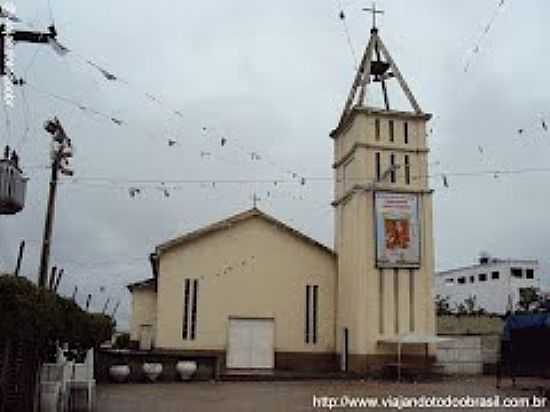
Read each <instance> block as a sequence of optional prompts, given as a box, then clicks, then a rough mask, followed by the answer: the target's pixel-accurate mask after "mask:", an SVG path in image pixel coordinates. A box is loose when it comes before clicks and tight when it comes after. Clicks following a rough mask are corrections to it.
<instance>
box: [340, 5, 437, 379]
mask: <svg viewBox="0 0 550 412" xmlns="http://www.w3.org/2000/svg"><path fill="white" fill-rule="evenodd" d="M365 10H368V11H370V12H372V14H373V27H372V29H371V32H370V39H369V42H368V44H367V46H366V49H365V52H364V55H363V57H362V60H361V63H360V65H359V68H358V70H357V73H356V76H355V79H354V81H353V85H352V87H351V91H350V93H349V96H348V99H347V101H346V103H345V106H344V110H343V113H342V115H341V118H340V121H339V123H338V125H337V127H336V128H335V129H334V130H333V131H332V132H331V133H330V136H331V138H332V139H333V141H334V165H333V168H334V175H335V198H334V202H333V206H334V208H335V220H336V221H335V248H336V251H337V253H338V315H337V316H338V318H337V328H338V330H337V338H338V353H339V355H340V360H341V367H342V369H347V370H350V371H356V372H367V371H372V370H375V369H377V368H378V367H380V366H381V365H382V364H383V363H384V362H387V361H391V360H392V359H395V354H396V348H395V347H392V346H391V345H389V344H386V343H384V342H382V341H383V340H387V339H389V338H390V339H391V338H395V337H398V336H403V335H421V336H433V335H435V313H434V304H433V297H432V276H433V270H434V250H433V248H434V246H433V235H432V230H433V229H432V190H430V188H429V186H428V177H427V176H428V153H429V149H428V146H427V139H426V124H427V122H428V121H429V120H430V118H431V114H428V113H425V112H423V111H422V109H421V108H420V105H419V104H418V102H417V100H416V98H415V97H414V95H413V93H412V92H411V90H410V88H409V86H408V85H407V82H406V81H405V79H404V77H403V75H402V74H401V72H400V71H399V68H398V66H397V64H396V63H395V61H394V60H393V58H392V56H391V55H390V53H389V51H388V49H387V48H386V46H385V44H384V42H383V41H382V38H381V36H380V33H379V31H378V29H377V28H376V15H377V14H379V13H381V11H380V10H377V9H376V8H375V7H373V8H372V9H365ZM390 87H396V88H397V89H398V90H400V91H401V92H402V94H403V95H404V97H405V99H404V100H405V101H406V102H407V104H408V106H410V108H408V109H406V110H397V109H395V108H393V107H392V106H391V104H390V103H392V102H390V94H389V88H390ZM376 92H378V93H381V97H382V99H380V101H383V107H375V105H374V100H373V98H372V97H373V95H374V94H375V93H376ZM392 96H393V95H392ZM412 350H413V352H411V351H410V349H408V348H405V349H404V351H405V352H404V356H405V357H407V356H410V357H414V356H415V352H414V351H415V350H416V349H415V348H414V347H413V348H412ZM407 351H408V352H407ZM417 353H418V354H419V355H420V354H422V355H423V354H424V352H423V349H422V348H419V350H417Z"/></svg>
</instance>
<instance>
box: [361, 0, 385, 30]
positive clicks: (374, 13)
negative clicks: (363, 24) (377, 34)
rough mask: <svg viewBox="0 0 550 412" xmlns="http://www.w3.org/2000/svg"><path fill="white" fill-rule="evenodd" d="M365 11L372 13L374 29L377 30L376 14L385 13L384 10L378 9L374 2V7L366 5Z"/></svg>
mask: <svg viewBox="0 0 550 412" xmlns="http://www.w3.org/2000/svg"><path fill="white" fill-rule="evenodd" d="M363 11H370V12H371V13H372V30H376V15H377V14H384V10H378V9H377V8H376V2H374V1H373V2H372V7H365V8H363Z"/></svg>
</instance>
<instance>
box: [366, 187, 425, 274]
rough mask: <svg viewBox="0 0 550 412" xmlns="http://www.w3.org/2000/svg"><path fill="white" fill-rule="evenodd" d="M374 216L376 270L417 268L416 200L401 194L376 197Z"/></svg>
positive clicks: (417, 229)
mask: <svg viewBox="0 0 550 412" xmlns="http://www.w3.org/2000/svg"><path fill="white" fill-rule="evenodd" d="M375 214H376V262H377V266H379V267H417V266H419V265H420V236H419V221H418V198H417V196H416V195H412V194H401V193H385V192H379V193H376V195H375Z"/></svg>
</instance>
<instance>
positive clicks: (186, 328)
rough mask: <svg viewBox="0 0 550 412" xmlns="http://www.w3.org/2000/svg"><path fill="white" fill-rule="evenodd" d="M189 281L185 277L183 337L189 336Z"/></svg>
mask: <svg viewBox="0 0 550 412" xmlns="http://www.w3.org/2000/svg"><path fill="white" fill-rule="evenodd" d="M189 283H190V282H189V279H185V286H184V292H183V329H182V334H181V335H182V338H183V339H187V338H188V337H189V316H188V315H189V286H190V285H189Z"/></svg>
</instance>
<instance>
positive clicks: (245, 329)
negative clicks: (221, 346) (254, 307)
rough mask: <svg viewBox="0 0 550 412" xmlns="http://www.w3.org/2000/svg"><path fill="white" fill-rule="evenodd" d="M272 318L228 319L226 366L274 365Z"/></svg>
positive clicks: (252, 367)
mask: <svg viewBox="0 0 550 412" xmlns="http://www.w3.org/2000/svg"><path fill="white" fill-rule="evenodd" d="M274 337H275V335H274V322H273V320H272V319H229V348H228V351H227V367H228V368H246V369H272V368H273V367H274V349H273V345H274V343H273V342H274Z"/></svg>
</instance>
